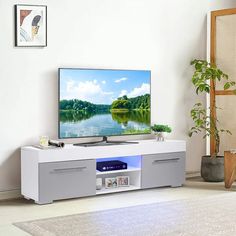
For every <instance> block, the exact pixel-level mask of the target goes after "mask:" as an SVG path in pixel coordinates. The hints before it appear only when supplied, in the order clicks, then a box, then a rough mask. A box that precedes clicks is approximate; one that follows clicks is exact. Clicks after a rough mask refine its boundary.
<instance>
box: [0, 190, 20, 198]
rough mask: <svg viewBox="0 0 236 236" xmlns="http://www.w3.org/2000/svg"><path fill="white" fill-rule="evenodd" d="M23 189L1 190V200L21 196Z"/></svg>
mask: <svg viewBox="0 0 236 236" xmlns="http://www.w3.org/2000/svg"><path fill="white" fill-rule="evenodd" d="M21 197H22V195H21V191H20V189H13V190H7V191H0V200H7V199H14V198H21Z"/></svg>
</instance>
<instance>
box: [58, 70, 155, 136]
mask: <svg viewBox="0 0 236 236" xmlns="http://www.w3.org/2000/svg"><path fill="white" fill-rule="evenodd" d="M65 69H66V70H115V71H147V72H149V73H150V78H149V84H150V127H151V118H152V99H151V98H152V93H151V91H152V85H151V83H152V72H151V70H141V69H137V70H136V69H96V68H80V67H59V68H58V99H57V100H58V106H57V109H58V129H57V130H58V138H59V139H82V138H99V137H104V136H105V137H123V136H134V135H136V136H138V135H150V134H151V129H150V132H149V133H138V134H114V135H97V136H95V135H91V136H80V137H60V80H61V76H60V71H61V70H65Z"/></svg>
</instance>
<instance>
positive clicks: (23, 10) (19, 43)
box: [15, 4, 47, 47]
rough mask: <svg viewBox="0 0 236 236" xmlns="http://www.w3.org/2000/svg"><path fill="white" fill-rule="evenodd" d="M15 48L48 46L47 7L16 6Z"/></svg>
mask: <svg viewBox="0 0 236 236" xmlns="http://www.w3.org/2000/svg"><path fill="white" fill-rule="evenodd" d="M15 46H16V47H46V46H47V6H45V5H23V4H17V5H15Z"/></svg>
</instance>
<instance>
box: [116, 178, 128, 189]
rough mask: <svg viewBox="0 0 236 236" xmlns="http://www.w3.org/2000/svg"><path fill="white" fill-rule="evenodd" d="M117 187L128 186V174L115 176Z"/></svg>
mask: <svg viewBox="0 0 236 236" xmlns="http://www.w3.org/2000/svg"><path fill="white" fill-rule="evenodd" d="M116 179H117V187H129V186H130V182H129V176H117V177H116Z"/></svg>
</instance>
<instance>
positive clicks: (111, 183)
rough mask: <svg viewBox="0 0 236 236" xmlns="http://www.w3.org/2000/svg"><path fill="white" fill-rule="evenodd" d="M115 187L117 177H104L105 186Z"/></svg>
mask: <svg viewBox="0 0 236 236" xmlns="http://www.w3.org/2000/svg"><path fill="white" fill-rule="evenodd" d="M116 187H117V178H116V177H112V178H105V188H116Z"/></svg>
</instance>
